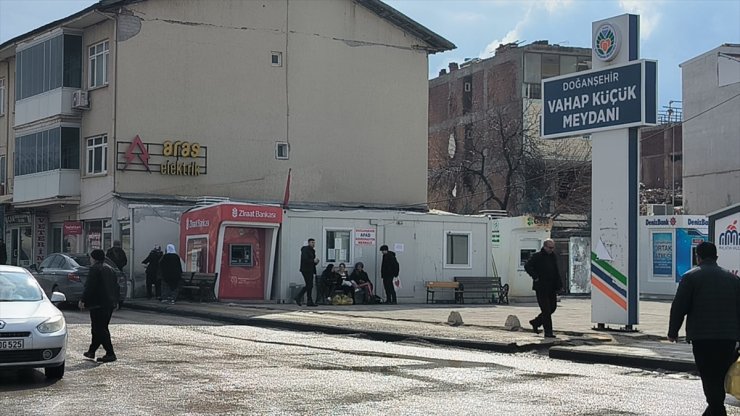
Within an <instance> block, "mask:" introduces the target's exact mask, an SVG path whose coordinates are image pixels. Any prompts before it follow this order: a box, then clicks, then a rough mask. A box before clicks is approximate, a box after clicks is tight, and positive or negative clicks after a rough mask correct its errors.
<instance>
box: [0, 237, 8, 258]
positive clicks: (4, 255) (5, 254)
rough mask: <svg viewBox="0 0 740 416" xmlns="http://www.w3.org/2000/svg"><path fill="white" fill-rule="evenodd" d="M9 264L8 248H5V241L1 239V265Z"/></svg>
mask: <svg viewBox="0 0 740 416" xmlns="http://www.w3.org/2000/svg"><path fill="white" fill-rule="evenodd" d="M7 262H8V247H6V246H5V241H4V240H3V239H2V238H0V264H6V263H7Z"/></svg>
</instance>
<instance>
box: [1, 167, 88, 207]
mask: <svg viewBox="0 0 740 416" xmlns="http://www.w3.org/2000/svg"><path fill="white" fill-rule="evenodd" d="M14 181H15V186H14V189H13V203H14V204H15V203H23V202H31V201H41V200H47V199H50V198H64V197H79V196H80V171H79V169H56V170H49V171H46V172H38V173H31V174H28V175H21V176H16V177H15V178H14Z"/></svg>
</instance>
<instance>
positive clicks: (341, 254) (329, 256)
mask: <svg viewBox="0 0 740 416" xmlns="http://www.w3.org/2000/svg"><path fill="white" fill-rule="evenodd" d="M350 233H351V231H350V230H326V244H325V245H324V246H325V247H326V263H336V264H338V263H346V264H349V259H350V252H349V241H350Z"/></svg>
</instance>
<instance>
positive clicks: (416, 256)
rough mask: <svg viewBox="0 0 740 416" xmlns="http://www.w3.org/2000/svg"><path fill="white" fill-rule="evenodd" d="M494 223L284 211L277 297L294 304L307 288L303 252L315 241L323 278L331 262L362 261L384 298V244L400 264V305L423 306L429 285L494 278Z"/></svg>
mask: <svg viewBox="0 0 740 416" xmlns="http://www.w3.org/2000/svg"><path fill="white" fill-rule="evenodd" d="M489 236H490V233H489V220H488V218H487V217H486V216H482V215H480V216H469V215H455V214H449V213H444V212H440V211H433V212H429V213H417V212H405V211H385V210H348V211H340V210H326V211H323V210H322V211H318V210H317V211H314V210H299V209H289V210H285V211H284V216H283V224H282V227H281V230H280V238H279V243H278V244H279V246H278V250H277V254H278V258H277V267H276V269H275V279H274V284H273V287H272V290H273V291H272V299H274V300H277V301H291V300H290V285H291V284H294V285H295V284H303V278H302V277H301V274H300V273H299V271H298V267H299V262H300V249H301V247H302V246H304V245H305V244H306V242H307V240H308V239H309V238H313V239H315V240H316V255H317V257H318V258H319V260H320V262H319V264H318V265H317V272H318V273H319V274H320V273H321V271H322V269H323V268H324V267H326V265H327V264H329V263H333V264H335V265H337V264H339V263H345V264H346V266H347V268H348V269H349V270H350V271H351V270H352V268H353V267H354V264H355V263H356V262H359V261H361V262H363V263H364V265H365V271H366V272H367V273H368V275H369V276H370V279H371V281H372V282H373V285H374V287H375V293H376V295H378V296H380V297H383V298H385V294H384V291H383V283H382V281H381V279H380V265H381V261H382V254H381V253H380V252H379V251H378V250H379V248H380V246H381V245H384V244H385V245H387V246H388V247H389V249H390V250H391V251H394V252H395V253H396V256H397V258H398V262H399V264H400V279H401V286H402V287H401V289H399V290H397V296H398V299H399V302H407V303H411V302H424V301H425V299H426V289H425V286H424V284H425V282H427V281H433V280H438V281H452V280H453V278H454V277H455V276H491V256H490V253H491V251H490V244H491V243H490V238H489Z"/></svg>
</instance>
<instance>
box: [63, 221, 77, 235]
mask: <svg viewBox="0 0 740 416" xmlns="http://www.w3.org/2000/svg"><path fill="white" fill-rule="evenodd" d="M63 233H64V235H82V221H64V228H63Z"/></svg>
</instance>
